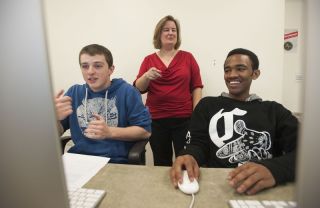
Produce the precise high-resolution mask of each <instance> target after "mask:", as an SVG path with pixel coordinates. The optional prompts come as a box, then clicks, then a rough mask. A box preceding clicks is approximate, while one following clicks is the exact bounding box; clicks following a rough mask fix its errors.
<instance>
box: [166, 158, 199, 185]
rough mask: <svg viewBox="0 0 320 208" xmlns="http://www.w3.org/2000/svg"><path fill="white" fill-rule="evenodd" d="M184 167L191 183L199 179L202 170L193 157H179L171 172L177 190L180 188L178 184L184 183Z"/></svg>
mask: <svg viewBox="0 0 320 208" xmlns="http://www.w3.org/2000/svg"><path fill="white" fill-rule="evenodd" d="M183 167H184V168H185V169H186V170H187V172H188V176H189V179H190V181H193V180H194V178H195V179H197V180H198V178H199V175H200V170H199V166H198V163H197V161H196V160H195V159H194V158H193V157H192V156H191V155H182V156H179V157H177V158H176V160H175V161H174V163H173V165H172V168H171V170H170V178H171V182H172V184H173V186H174V187H175V188H177V187H178V183H182V177H183V176H182V170H183Z"/></svg>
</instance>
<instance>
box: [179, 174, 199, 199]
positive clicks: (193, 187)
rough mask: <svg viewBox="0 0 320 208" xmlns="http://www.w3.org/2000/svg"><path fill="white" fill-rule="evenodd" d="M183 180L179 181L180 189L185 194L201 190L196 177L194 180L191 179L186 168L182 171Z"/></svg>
mask: <svg viewBox="0 0 320 208" xmlns="http://www.w3.org/2000/svg"><path fill="white" fill-rule="evenodd" d="M182 176H183V181H182V183H181V184H180V183H178V187H179V189H180V190H181V191H182V192H183V193H185V194H195V193H197V192H198V191H199V184H198V181H197V180H196V179H194V180H193V181H192V182H191V181H190V180H189V177H188V172H187V171H186V170H184V171H183V172H182Z"/></svg>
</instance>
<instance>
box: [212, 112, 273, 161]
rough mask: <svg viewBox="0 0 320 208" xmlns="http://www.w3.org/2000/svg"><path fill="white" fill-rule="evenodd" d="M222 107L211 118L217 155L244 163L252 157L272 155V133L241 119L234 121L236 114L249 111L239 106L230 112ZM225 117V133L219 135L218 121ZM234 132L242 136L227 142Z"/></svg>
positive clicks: (262, 157) (259, 157) (240, 114)
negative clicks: (250, 126)
mask: <svg viewBox="0 0 320 208" xmlns="http://www.w3.org/2000/svg"><path fill="white" fill-rule="evenodd" d="M223 110H224V109H221V110H220V111H219V112H218V113H216V114H215V115H214V116H213V117H212V118H211V120H210V125H209V134H210V138H211V140H212V142H213V143H214V144H215V145H217V146H218V147H219V149H218V151H217V152H216V155H217V157H218V158H220V159H225V158H229V162H230V163H243V162H246V161H249V160H252V159H258V160H261V159H267V158H271V157H272V155H271V154H270V153H269V151H268V150H269V149H270V147H271V138H270V134H269V133H268V132H266V131H255V130H253V129H250V128H248V127H247V126H246V124H245V122H244V121H243V120H241V119H239V120H236V121H235V122H234V121H233V120H234V119H233V117H234V115H237V116H243V115H245V114H246V113H247V112H246V111H244V110H241V109H238V108H235V109H234V110H232V111H230V112H223V113H222V111H223ZM220 119H224V120H223V121H224V126H225V130H224V135H223V136H222V137H219V135H218V131H217V129H218V127H217V125H218V121H219V120H220ZM234 132H236V133H237V134H239V135H240V136H239V137H237V138H235V139H234V140H232V141H231V142H228V143H225V141H226V140H229V139H231V138H233V137H234Z"/></svg>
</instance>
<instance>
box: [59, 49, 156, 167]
mask: <svg viewBox="0 0 320 208" xmlns="http://www.w3.org/2000/svg"><path fill="white" fill-rule="evenodd" d="M79 64H80V68H81V72H82V76H83V79H84V81H85V82H86V83H85V84H82V85H78V84H76V85H73V86H72V87H70V88H69V90H68V91H67V92H66V93H65V94H63V93H64V91H63V90H61V91H60V92H59V93H58V94H57V95H56V98H55V105H56V112H57V118H58V120H59V122H58V126H59V131H60V133H61V134H62V133H63V132H64V131H66V130H68V129H70V131H71V136H72V140H73V142H74V146H73V147H71V148H70V150H69V152H71V153H79V154H87V155H96V156H104V157H109V158H111V159H110V162H115V163H126V162H127V160H128V152H129V150H130V148H131V147H132V146H133V144H134V143H135V142H136V140H141V139H147V138H148V137H150V134H151V133H150V132H151V119H150V114H149V112H148V110H147V109H146V108H145V106H144V104H143V102H142V99H141V95H140V93H139V92H138V91H137V90H136V89H135V88H134V87H133V86H132V85H130V84H128V83H127V82H125V81H124V80H122V79H112V80H111V78H110V76H111V74H112V73H113V71H114V65H113V58H112V54H111V52H110V51H109V50H108V49H107V48H105V47H104V46H101V45H97V44H92V45H88V46H85V47H84V48H82V50H81V51H80V54H79Z"/></svg>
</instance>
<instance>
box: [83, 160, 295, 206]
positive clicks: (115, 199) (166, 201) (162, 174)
mask: <svg viewBox="0 0 320 208" xmlns="http://www.w3.org/2000/svg"><path fill="white" fill-rule="evenodd" d="M169 169H170V168H169V167H150V166H134V165H117V164H108V165H106V166H105V167H103V168H102V169H101V170H100V171H99V172H98V173H97V174H96V175H95V176H94V177H93V178H92V179H91V180H90V181H89V182H88V183H87V184H86V185H85V186H84V187H87V188H97V189H104V190H106V192H107V194H106V196H105V197H104V199H103V201H102V202H101V204H100V206H99V208H103V207H108V208H113V207H114V208H129V207H133V208H135V207H139V208H141V207H153V208H157V207H159V208H160V207H161V208H163V207H166V208H170V207H174V208H177V207H189V204H190V202H191V196H190V195H185V194H183V193H182V192H180V191H179V190H178V189H174V188H173V186H172V184H171V181H170V178H169ZM229 171H230V169H216V168H201V178H200V182H199V185H200V191H199V192H198V193H197V194H196V195H195V204H194V207H195V208H196V207H214V208H227V207H228V204H227V202H228V200H229V199H239V198H240V199H259V200H264V199H266V200H292V199H293V195H294V184H287V185H285V186H278V187H276V188H272V189H268V190H265V191H263V192H261V193H258V194H256V195H254V196H246V195H240V194H237V193H235V192H234V190H233V189H232V188H230V187H229V185H228V184H227V180H226V176H227V173H228V172H229Z"/></svg>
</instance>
